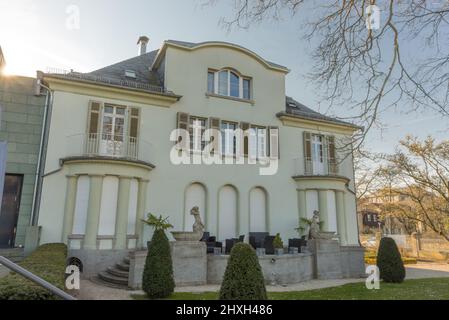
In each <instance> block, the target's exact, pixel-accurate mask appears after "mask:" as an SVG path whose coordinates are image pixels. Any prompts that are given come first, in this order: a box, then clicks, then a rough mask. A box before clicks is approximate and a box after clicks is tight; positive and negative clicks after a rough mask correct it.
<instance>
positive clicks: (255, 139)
mask: <svg viewBox="0 0 449 320" xmlns="http://www.w3.org/2000/svg"><path fill="white" fill-rule="evenodd" d="M263 131H264V132H263ZM249 136H250V137H249V139H248V143H249V146H248V154H249V157H250V158H251V159H266V158H267V157H268V141H269V140H268V127H265V126H256V125H254V126H251V128H250V135H249Z"/></svg>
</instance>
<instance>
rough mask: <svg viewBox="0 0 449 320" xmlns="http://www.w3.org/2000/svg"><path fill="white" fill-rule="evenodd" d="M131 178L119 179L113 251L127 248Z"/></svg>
mask: <svg viewBox="0 0 449 320" xmlns="http://www.w3.org/2000/svg"><path fill="white" fill-rule="evenodd" d="M130 186H131V177H119V184H118V200H117V219H116V222H115V249H117V250H123V249H126V248H127V243H126V242H127V239H126V238H127V237H126V236H127V230H128V207H129V189H130Z"/></svg>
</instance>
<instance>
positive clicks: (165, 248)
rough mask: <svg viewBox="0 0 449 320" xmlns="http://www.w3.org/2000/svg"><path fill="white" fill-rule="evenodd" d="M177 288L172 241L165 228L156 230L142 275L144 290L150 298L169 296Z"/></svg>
mask: <svg viewBox="0 0 449 320" xmlns="http://www.w3.org/2000/svg"><path fill="white" fill-rule="evenodd" d="M174 289H175V280H174V278H173V261H172V257H171V253H170V243H169V241H168V238H167V236H166V235H165V232H164V230H161V229H159V230H156V231H154V234H153V238H152V239H151V243H150V246H149V248H148V255H147V258H146V261H145V267H144V270H143V276H142V290H143V291H144V292H145V293H146V294H147V295H148V297H149V298H150V299H162V298H167V297H169V296H170V295H171V294H172V293H173V291H174Z"/></svg>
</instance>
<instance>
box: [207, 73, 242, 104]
mask: <svg viewBox="0 0 449 320" xmlns="http://www.w3.org/2000/svg"><path fill="white" fill-rule="evenodd" d="M207 92H208V93H213V94H218V95H222V96H229V97H234V98H240V99H245V100H250V99H251V79H250V78H248V77H243V76H241V75H239V74H238V73H237V72H235V71H233V70H228V69H224V70H220V71H214V70H209V72H208V74H207Z"/></svg>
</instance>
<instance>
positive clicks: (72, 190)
mask: <svg viewBox="0 0 449 320" xmlns="http://www.w3.org/2000/svg"><path fill="white" fill-rule="evenodd" d="M77 182H78V177H77V176H73V175H72V176H67V189H66V195H65V208H64V227H63V229H62V239H61V241H62V242H63V243H68V239H67V238H68V236H69V235H70V234H72V229H73V216H74V214H75V204H76V189H77Z"/></svg>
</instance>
